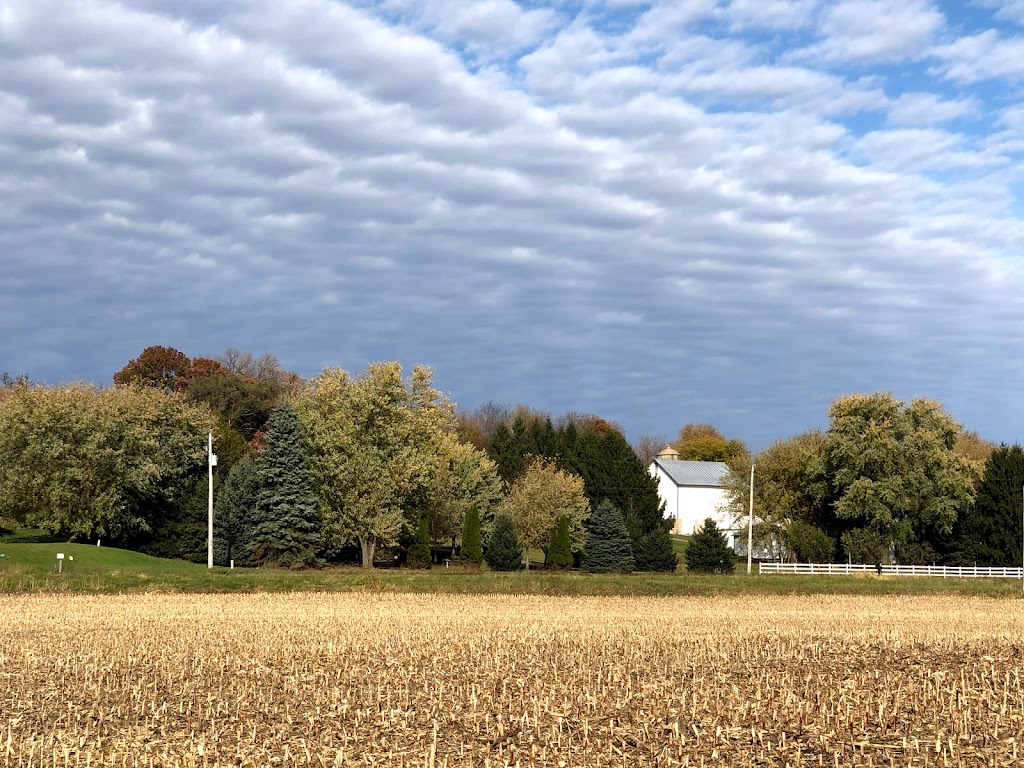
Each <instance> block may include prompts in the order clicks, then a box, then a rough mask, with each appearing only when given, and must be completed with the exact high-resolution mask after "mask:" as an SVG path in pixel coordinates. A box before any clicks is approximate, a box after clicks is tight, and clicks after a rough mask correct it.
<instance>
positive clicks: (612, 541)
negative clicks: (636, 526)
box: [583, 500, 634, 572]
mask: <svg viewBox="0 0 1024 768" xmlns="http://www.w3.org/2000/svg"><path fill="white" fill-rule="evenodd" d="M633 564H634V563H633V549H632V541H631V540H630V537H629V529H628V528H626V521H625V520H623V519H622V513H621V512H620V511H619V508H618V507H616V506H615V505H614V504H612V503H611V502H610V501H607V500H606V501H602V502H601V503H600V504H598V505H597V509H595V510H594V514H593V515H592V516H591V518H590V528H589V530H588V531H587V543H586V545H585V546H584V548H583V566H584V567H585V568H586V569H587V570H588V571H626V572H628V571H632V570H633Z"/></svg>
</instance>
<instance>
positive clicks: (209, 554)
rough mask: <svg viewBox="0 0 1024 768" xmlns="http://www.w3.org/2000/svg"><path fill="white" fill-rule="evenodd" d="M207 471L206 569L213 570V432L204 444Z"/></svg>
mask: <svg viewBox="0 0 1024 768" xmlns="http://www.w3.org/2000/svg"><path fill="white" fill-rule="evenodd" d="M206 454H207V457H206V458H207V461H206V463H207V471H208V473H209V497H210V498H209V505H208V511H209V515H208V517H209V521H208V522H209V525H208V526H207V537H206V567H207V568H213V465H214V462H215V459H214V458H213V432H211V433H210V437H209V442H208V443H207V444H206Z"/></svg>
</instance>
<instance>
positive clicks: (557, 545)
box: [544, 515, 572, 568]
mask: <svg viewBox="0 0 1024 768" xmlns="http://www.w3.org/2000/svg"><path fill="white" fill-rule="evenodd" d="M544 563H545V565H547V566H548V567H550V568H571V567H572V542H571V541H570V539H569V518H567V517H566V516H565V515H562V516H561V517H559V518H558V525H556V526H555V527H554V529H552V531H551V544H550V545H549V546H548V553H547V557H546V558H544Z"/></svg>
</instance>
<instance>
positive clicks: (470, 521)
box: [462, 504, 484, 565]
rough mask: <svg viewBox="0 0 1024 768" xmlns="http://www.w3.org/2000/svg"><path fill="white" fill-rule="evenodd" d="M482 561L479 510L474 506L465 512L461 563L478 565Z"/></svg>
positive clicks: (482, 550)
mask: <svg viewBox="0 0 1024 768" xmlns="http://www.w3.org/2000/svg"><path fill="white" fill-rule="evenodd" d="M483 559H484V548H483V541H482V539H481V536H480V510H479V509H478V508H477V506H476V504H472V505H470V507H469V509H468V510H466V520H465V522H464V523H463V525H462V561H463V562H464V563H466V564H468V565H480V563H482V562H483Z"/></svg>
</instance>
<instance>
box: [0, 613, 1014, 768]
mask: <svg viewBox="0 0 1024 768" xmlns="http://www.w3.org/2000/svg"><path fill="white" fill-rule="evenodd" d="M1022 609H1024V604H1022V603H1019V602H1017V601H1013V600H991V599H985V598H971V599H967V598H922V597H913V598H898V597H892V598H889V597H884V598H883V597H720V598H547V597H512V596H493V597H480V596H456V595H384V594H372V593H347V594H298V595H267V594H255V595H242V596H238V595H229V596H213V595H204V596H195V595H193V596H187V595H135V596H123V597H81V596H42V595H37V596H14V597H2V598H0V718H2V720H0V723H2V726H3V728H4V732H3V733H2V734H0V758H2V759H0V763H3V764H4V765H10V766H40V767H41V766H67V765H88V766H100V765H103V766H114V765H116V766H150V765H153V766H242V765H281V766H306V765H312V766H336V765H353V766H357V765H386V766H445V765H447V766H453V767H454V766H487V765H490V766H503V765H520V766H571V765H576V766H605V765H608V766H645V765H646V766H654V765H659V766H662V765H663V766H675V765H691V766H700V765H705V766H709V767H710V766H717V765H731V766H754V765H764V766H767V765H778V766H783V765H791V766H849V765H874V766H907V765H928V766H960V765H1006V764H1010V763H1015V762H1020V761H1024V746H1022V745H1021V739H1022V738H1024V721H1022V715H1024V690H1022V683H1021V666H1022V663H1024V655H1022V648H1024V621H1022V618H1021V612H1022ZM1018 755H1019V756H1018Z"/></svg>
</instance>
